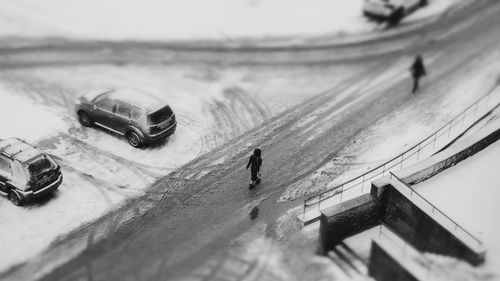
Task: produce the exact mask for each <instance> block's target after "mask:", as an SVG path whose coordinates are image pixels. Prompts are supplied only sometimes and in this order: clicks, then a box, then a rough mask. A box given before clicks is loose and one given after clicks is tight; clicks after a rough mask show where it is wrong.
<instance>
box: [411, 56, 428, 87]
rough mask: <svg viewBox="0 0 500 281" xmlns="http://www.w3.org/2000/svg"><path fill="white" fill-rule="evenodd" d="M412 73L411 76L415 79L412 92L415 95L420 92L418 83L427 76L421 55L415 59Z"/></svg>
mask: <svg viewBox="0 0 500 281" xmlns="http://www.w3.org/2000/svg"><path fill="white" fill-rule="evenodd" d="M410 72H411V76H412V77H413V90H412V91H411V92H412V93H415V92H416V91H417V90H418V82H419V80H420V78H421V77H422V76H425V75H426V74H427V73H426V72H425V66H424V62H423V60H422V57H421V56H420V55H418V56H416V57H415V61H414V62H413V64H412V66H411V68H410Z"/></svg>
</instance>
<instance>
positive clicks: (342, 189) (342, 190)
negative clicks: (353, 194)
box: [339, 184, 344, 203]
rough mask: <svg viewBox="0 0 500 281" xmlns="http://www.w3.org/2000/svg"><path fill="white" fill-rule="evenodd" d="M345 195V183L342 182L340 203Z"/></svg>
mask: <svg viewBox="0 0 500 281" xmlns="http://www.w3.org/2000/svg"><path fill="white" fill-rule="evenodd" d="M343 195H344V185H343V184H342V186H341V187H340V202H339V203H342V196H343Z"/></svg>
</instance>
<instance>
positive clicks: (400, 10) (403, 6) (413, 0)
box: [363, 0, 428, 24]
mask: <svg viewBox="0 0 500 281" xmlns="http://www.w3.org/2000/svg"><path fill="white" fill-rule="evenodd" d="M427 3H428V1H427V0H365V1H364V3H363V14H364V15H365V16H366V17H368V18H370V19H375V20H386V21H389V23H391V24H398V23H399V22H400V21H401V20H402V19H403V18H404V17H405V16H406V15H408V14H410V13H412V12H413V11H415V10H416V9H418V8H420V7H423V6H425V5H427Z"/></svg>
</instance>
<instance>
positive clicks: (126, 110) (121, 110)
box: [116, 104, 132, 118]
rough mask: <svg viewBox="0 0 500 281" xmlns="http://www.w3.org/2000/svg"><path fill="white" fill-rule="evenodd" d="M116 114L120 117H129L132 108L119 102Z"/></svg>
mask: <svg viewBox="0 0 500 281" xmlns="http://www.w3.org/2000/svg"><path fill="white" fill-rule="evenodd" d="M116 114H118V115H119V116H121V117H125V118H130V117H131V116H132V108H131V107H130V106H128V105H125V104H119V105H118V109H117V110H116Z"/></svg>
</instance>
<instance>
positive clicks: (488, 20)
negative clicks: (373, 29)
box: [4, 1, 500, 280]
mask: <svg viewBox="0 0 500 281" xmlns="http://www.w3.org/2000/svg"><path fill="white" fill-rule="evenodd" d="M481 2H482V3H486V4H484V5H483V4H476V5H475V6H473V7H472V9H470V10H469V11H468V12H467V13H460V14H459V15H455V16H450V17H444V18H443V19H442V20H441V21H438V22H436V23H433V24H432V25H431V26H429V27H426V28H424V29H423V30H420V32H418V33H415V32H411V33H409V34H403V35H401V36H400V37H395V38H389V39H386V40H381V41H376V42H371V43H370V44H365V45H363V44H361V45H359V46H354V47H353V48H352V49H351V50H348V49H345V48H344V47H340V51H339V49H336V48H332V49H329V50H318V51H311V53H310V54H309V56H310V57H311V58H312V61H314V62H316V63H317V62H319V61H321V60H320V59H319V57H320V55H321V54H326V56H327V57H330V58H333V59H332V62H330V63H339V61H342V63H355V64H363V65H365V66H366V67H365V69H364V70H363V71H360V72H358V73H354V74H353V75H352V77H351V78H349V79H346V80H345V81H344V82H343V83H340V84H338V85H336V86H335V87H333V88H332V89H330V90H328V91H326V92H324V93H320V94H318V95H317V96H315V97H313V98H311V99H309V100H307V101H305V102H304V103H302V104H300V105H298V106H296V107H295V108H293V109H290V110H288V111H286V112H284V113H282V114H280V115H279V116H276V117H274V118H272V119H270V120H268V121H266V122H265V123H264V124H262V125H261V126H259V127H257V128H255V129H253V130H251V131H250V132H248V133H246V134H244V135H243V136H240V137H238V138H235V139H233V140H231V141H229V142H228V143H227V144H226V145H224V146H222V147H219V148H217V149H215V150H214V151H212V152H210V153H208V154H206V155H203V156H201V157H199V158H197V159H195V160H193V161H191V162H190V163H188V164H187V165H185V166H183V167H182V168H180V169H179V170H178V172H177V173H176V177H172V176H171V175H170V176H167V177H165V178H163V179H161V180H159V181H158V182H156V183H155V184H154V185H153V187H152V190H156V189H158V190H165V189H166V190H167V191H166V193H165V194H164V196H163V197H164V198H163V200H162V201H161V202H159V203H157V205H156V207H155V208H154V209H153V210H152V211H151V213H150V214H149V215H148V216H145V217H144V218H143V219H141V220H139V221H137V222H135V223H134V224H133V225H130V226H128V227H127V229H118V230H117V231H116V233H115V234H114V235H113V238H112V239H108V240H104V241H101V242H99V243H97V244H94V245H92V246H90V247H89V248H88V249H87V250H86V251H85V252H84V253H82V254H80V255H78V256H77V257H76V258H75V259H72V260H71V261H69V262H68V263H66V264H64V265H63V266H61V267H59V268H57V269H56V270H54V271H53V272H51V273H50V274H48V275H47V276H46V277H45V278H43V280H171V279H176V278H178V277H181V276H187V275H189V273H190V272H191V271H192V269H193V268H196V267H197V266H198V265H200V264H202V263H203V262H204V261H206V260H207V259H210V258H211V257H212V256H214V255H215V254H217V253H219V252H220V251H224V250H225V249H227V248H228V247H229V245H230V243H231V241H232V240H233V239H234V238H236V237H238V236H239V235H241V234H242V233H244V232H245V231H247V230H248V229H250V228H251V227H252V226H253V225H254V224H255V223H257V222H259V221H260V222H265V223H266V224H267V225H268V226H272V225H273V224H274V222H275V220H276V219H277V218H278V217H279V216H280V215H282V214H283V213H284V211H285V210H286V209H288V208H290V207H292V206H294V205H297V204H300V202H292V203H289V204H277V203H275V202H276V200H277V199H278V198H279V196H280V195H281V193H282V192H283V190H284V189H285V188H286V187H287V186H289V185H290V184H292V183H294V182H297V181H298V180H300V179H302V178H304V177H306V176H307V175H309V174H311V173H312V172H314V171H315V170H316V169H317V168H319V167H321V166H322V165H323V164H325V163H327V162H328V161H331V160H332V159H333V158H335V157H336V156H338V152H339V151H340V150H342V149H343V148H344V147H345V146H346V145H348V144H350V143H351V141H352V140H353V138H354V137H355V136H356V134H358V133H359V132H361V131H362V130H363V129H366V128H368V127H369V126H370V125H372V124H373V123H374V122H375V121H376V120H379V119H380V118H382V117H384V116H386V115H387V114H390V113H391V112H393V111H395V110H396V109H398V108H401V107H403V106H405V105H406V104H409V103H414V102H423V103H424V104H432V103H434V102H436V101H438V100H439V98H440V97H439V93H438V89H439V88H440V87H441V88H443V89H446V87H447V86H449V84H450V83H453V79H452V77H453V76H457V75H458V76H459V74H460V71H461V70H462V69H464V68H466V67H469V66H470V67H472V66H477V65H474V63H475V61H476V58H477V57H481V56H487V54H488V53H490V52H493V51H496V50H497V49H498V46H499V44H500V7H499V6H500V5H498V4H494V3H493V2H494V1H481ZM395 42H397V43H398V44H399V45H398V46H400V47H401V48H398V49H396V50H395V49H393V47H392V46H394V44H395ZM409 46H410V47H409ZM374 48H375V49H376V52H374ZM51 52H52V50H51ZM71 52H83V53H84V57H85V56H88V54H87V52H86V51H85V50H76V51H75V50H72V51H71ZM339 53H341V54H348V55H346V57H349V56H351V57H352V58H353V59H351V60H342V56H341V55H338V54H339ZM375 53H379V54H380V55H374V54H375ZM415 53H422V54H424V57H434V58H435V59H434V60H433V61H432V63H430V65H428V68H429V69H430V71H431V72H432V76H430V77H429V80H428V81H427V84H429V85H433V88H431V87H428V88H426V86H424V88H423V89H422V91H421V94H420V95H419V96H415V95H411V94H410V93H409V90H410V82H411V81H410V80H409V77H407V76H406V75H401V76H398V78H397V79H391V81H384V83H380V84H375V86H376V87H372V86H373V85H374V84H373V83H375V82H374V80H375V79H376V77H378V76H379V75H381V74H382V73H384V71H386V70H387V69H389V68H401V71H406V69H404V68H402V67H401V65H400V62H401V59H402V58H408V57H409V56H412V55H413V54H415ZM233 55H234V54H233ZM47 56H48V57H50V54H48V55H47ZM183 56H184V55H183ZM222 56H226V55H222ZM234 56H237V55H234ZM244 56H247V55H244ZM251 56H252V57H254V56H258V55H256V54H252V55H251ZM263 56H264V57H265V56H267V55H266V54H263ZM287 56H290V54H289V53H287V54H286V55H283V57H284V58H285V57H287ZM307 56H308V55H307V53H305V52H303V51H301V55H300V57H301V58H303V59H304V60H305V59H306V58H307ZM247 57H248V56H247ZM13 58H14V59H12V60H11V61H10V62H9V63H13V64H15V56H13ZM355 58H357V59H355ZM233 59H234V58H231V60H233ZM245 59H247V58H245ZM40 63H42V62H40ZM309 63H310V62H309ZM321 63H329V62H321ZM4 66H5V65H4ZM352 87H355V91H354V92H353V93H352V94H350V95H348V96H347V97H341V96H342V94H343V93H345V92H346V91H351V90H352ZM431 90H432V91H431ZM325 104H332V106H330V107H328V108H327V109H326V110H325V111H324V112H318V109H320V108H321V107H322V106H324V105H325ZM346 108H347V110H346ZM434 110H439V109H434ZM311 112H316V113H317V115H318V116H320V118H323V119H322V121H325V120H326V121H328V120H330V119H329V118H330V116H332V115H335V116H336V117H335V118H333V119H332V120H331V121H330V122H326V121H325V124H326V125H325V127H324V128H323V130H322V131H321V132H319V133H318V134H316V135H315V138H314V139H312V140H311V139H310V137H311V134H308V133H305V134H304V133H303V131H304V128H303V127H301V126H300V124H301V122H303V121H304V120H305V119H307V118H308V116H309V114H311ZM254 147H260V148H262V150H263V159H264V165H263V167H262V169H263V174H264V179H263V183H262V185H261V186H260V187H258V188H257V189H255V190H252V191H249V190H248V177H249V175H248V172H247V171H245V170H244V165H245V164H246V161H247V157H248V155H249V154H250V153H251V151H252V150H253V148H254ZM214 163H219V164H214ZM197 170H207V173H206V174H205V175H204V176H202V177H201V178H199V179H198V180H196V181H193V180H185V179H183V175H188V174H190V173H192V172H193V171H197ZM165 187H169V188H165ZM170 187H171V188H170ZM259 203H260V215H259V217H258V218H257V220H255V221H252V220H250V219H249V217H248V212H249V210H250V209H251V207H252V206H254V205H257V204H259ZM269 235H272V234H269ZM200 280H201V278H200Z"/></svg>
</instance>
